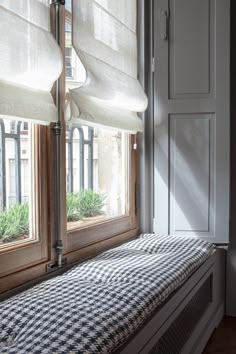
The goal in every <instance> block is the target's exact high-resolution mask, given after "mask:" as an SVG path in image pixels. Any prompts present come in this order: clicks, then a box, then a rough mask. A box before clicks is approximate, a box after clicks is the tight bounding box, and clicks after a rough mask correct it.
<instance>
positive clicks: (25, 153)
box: [0, 120, 33, 247]
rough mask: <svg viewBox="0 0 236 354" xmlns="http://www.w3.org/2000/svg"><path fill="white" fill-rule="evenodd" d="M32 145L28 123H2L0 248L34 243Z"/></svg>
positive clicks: (2, 121)
mask: <svg viewBox="0 0 236 354" xmlns="http://www.w3.org/2000/svg"><path fill="white" fill-rule="evenodd" d="M31 143H32V137H31V126H30V125H28V123H25V122H16V121H9V120H0V247H6V246H7V245H8V244H12V243H13V242H18V243H19V242H20V243H22V242H26V241H27V242H28V241H31V240H32V239H33V233H32V225H31V222H30V220H31V214H32V210H31V206H32V202H31V199H32V168H31V165H32V156H31V155H32V149H31Z"/></svg>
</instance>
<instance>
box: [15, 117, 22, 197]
mask: <svg viewBox="0 0 236 354" xmlns="http://www.w3.org/2000/svg"><path fill="white" fill-rule="evenodd" d="M20 128H21V122H18V123H17V128H16V136H15V137H14V140H15V156H16V159H15V171H16V172H15V175H16V179H15V183H16V202H17V203H19V204H21V153H20V145H21V143H20Z"/></svg>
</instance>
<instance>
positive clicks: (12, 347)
mask: <svg viewBox="0 0 236 354" xmlns="http://www.w3.org/2000/svg"><path fill="white" fill-rule="evenodd" d="M213 248H214V247H213V246H212V245H210V244H208V243H206V242H204V241H201V240H198V239H192V238H191V239H190V238H186V237H176V236H166V235H154V234H150V235H148V234H146V235H141V236H140V237H139V238H138V239H136V240H133V241H130V242H128V243H126V244H124V245H122V246H119V247H116V248H114V249H111V250H108V251H106V252H104V253H102V254H100V255H98V256H97V257H95V258H93V259H90V260H87V261H85V262H83V263H82V264H80V265H78V266H76V267H74V268H73V269H71V270H70V271H68V272H66V273H64V274H63V275H61V276H58V277H55V278H53V279H50V280H48V281H45V282H43V283H41V284H40V285H37V286H35V287H33V288H32V289H30V290H28V291H25V292H24V293H21V294H19V295H17V296H14V297H13V298H11V299H9V300H7V301H4V302H2V303H1V304H0V353H4V354H5V353H8V354H13V353H14V354H23V353H24V354H25V353H30V354H43V353H45V354H46V353H47V354H54V353H55V354H59V353H63V354H72V353H81V354H82V353H83V354H85V353H111V352H113V351H115V350H116V349H117V348H118V347H119V346H120V345H122V344H123V343H124V342H125V341H126V340H127V339H128V338H129V336H131V335H132V334H133V333H134V332H135V331H136V330H137V329H138V328H139V327H140V326H141V325H142V324H143V323H144V321H145V320H147V319H148V317H149V316H150V315H151V313H152V311H153V310H154V309H155V308H156V307H157V305H159V304H161V302H163V301H164V300H165V299H166V298H167V296H168V295H169V294H170V293H171V292H172V291H173V290H175V289H176V288H177V287H178V286H179V285H180V284H182V283H183V281H185V280H186V278H187V277H188V276H189V275H190V274H191V273H192V272H193V270H195V269H196V268H197V267H198V266H199V265H200V264H201V263H202V262H203V261H204V260H205V259H206V258H207V257H208V255H209V254H210V253H211V252H212V251H213Z"/></svg>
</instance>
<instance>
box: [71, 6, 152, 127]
mask: <svg viewBox="0 0 236 354" xmlns="http://www.w3.org/2000/svg"><path fill="white" fill-rule="evenodd" d="M136 12H137V5H136V0H128V1H127V0H73V5H72V35H73V36H72V38H73V39H72V42H73V47H74V49H75V51H76V53H77V55H78V56H79V58H80V60H81V62H82V64H83V65H84V67H85V70H86V80H85V82H84V83H81V85H80V86H79V87H77V88H74V89H71V90H70V91H69V93H68V94H67V107H66V119H67V120H68V122H69V123H70V122H76V121H77V122H79V123H80V124H86V125H91V126H97V125H98V126H105V127H110V128H115V129H119V130H124V131H128V132H130V133H136V132H138V131H142V130H143V123H142V121H141V119H139V117H138V115H137V112H143V111H144V110H145V109H146V108H147V97H146V95H145V93H144V91H143V89H142V87H141V85H140V83H139V81H138V80H137V33H136V20H137V15H136Z"/></svg>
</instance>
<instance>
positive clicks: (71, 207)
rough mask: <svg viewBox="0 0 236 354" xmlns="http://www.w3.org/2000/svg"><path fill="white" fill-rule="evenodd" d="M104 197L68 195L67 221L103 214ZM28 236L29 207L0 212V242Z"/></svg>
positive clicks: (26, 205) (87, 193)
mask: <svg viewBox="0 0 236 354" xmlns="http://www.w3.org/2000/svg"><path fill="white" fill-rule="evenodd" d="M105 200H106V195H105V194H101V193H98V192H94V191H93V190H83V191H81V192H78V193H68V194H67V197H66V208H67V221H78V220H81V219H83V218H86V217H92V216H97V215H102V214H103V211H102V209H103V207H104V206H105V204H106V203H105ZM28 234H29V205H28V203H24V204H17V205H14V206H13V207H11V208H9V209H7V210H3V211H2V212H0V242H4V243H6V242H11V241H15V240H18V239H19V238H21V237H24V236H27V235H28Z"/></svg>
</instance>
